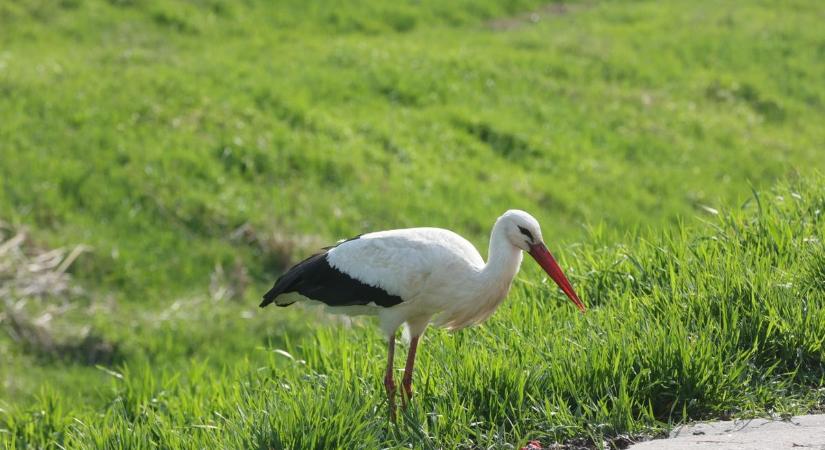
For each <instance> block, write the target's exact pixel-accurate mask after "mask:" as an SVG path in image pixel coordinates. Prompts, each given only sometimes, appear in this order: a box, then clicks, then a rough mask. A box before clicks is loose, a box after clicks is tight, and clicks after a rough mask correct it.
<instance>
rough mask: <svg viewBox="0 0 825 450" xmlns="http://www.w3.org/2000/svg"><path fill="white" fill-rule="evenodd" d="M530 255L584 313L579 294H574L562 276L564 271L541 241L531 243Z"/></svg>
mask: <svg viewBox="0 0 825 450" xmlns="http://www.w3.org/2000/svg"><path fill="white" fill-rule="evenodd" d="M530 256H532V257H533V259H535V260H536V262H537V263H539V265H540V266H541V268H542V269H544V271H545V272H547V275H550V278H552V279H553V281H555V282H556V284H558V285H559V287H560V288H561V290H562V291H564V293H565V294H567V296H568V297H570V300H572V301H573V303H575V304H576V307H578V308H579V311H581V312H582V313H584V311H585V307H584V303H582V301H581V300H579V296H578V295H576V291H574V290H573V286H571V285H570V282H569V281H567V277H565V276H564V272H562V271H561V267H559V265H558V263H556V260H555V259H554V258H553V255H551V254H550V250H547V246H545V245H544V243H543V242H539V243H538V244H533V245H531V246H530Z"/></svg>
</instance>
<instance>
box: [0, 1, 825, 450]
mask: <svg viewBox="0 0 825 450" xmlns="http://www.w3.org/2000/svg"><path fill="white" fill-rule="evenodd" d="M304 3H305V2H291V1H289V2H279V3H278V5H277V6H276V5H273V4H270V3H269V2H258V1H254V0H251V1H248V2H243V3H237V2H224V1H219V0H193V1H185V2H170V1H162V0H135V1H128V0H127V1H110V2H104V1H101V0H64V1H62V2H59V5H55V4H52V3H51V2H41V1H37V0H25V1H20V2H12V3H9V2H5V3H2V4H0V95H2V97H3V101H2V102H0V219H2V220H3V221H5V222H8V223H9V224H10V228H9V229H11V228H14V229H15V230H19V229H24V228H25V229H27V230H28V231H29V236H30V240H29V241H27V242H28V243H27V247H25V248H24V250H25V251H26V252H30V253H32V254H40V253H42V252H44V251H47V250H49V249H52V248H55V247H64V248H67V249H70V248H74V246H75V245H79V244H84V245H87V246H89V251H88V252H87V253H84V254H83V255H82V256H80V257H79V258H78V259H77V260H76V261H75V262H74V263H73V264H72V265H71V267H70V270H69V272H68V275H69V276H70V279H71V283H72V285H73V286H75V287H77V289H74V290H69V291H67V293H63V294H60V295H59V296H55V295H52V296H49V295H46V296H28V295H24V294H21V293H19V292H10V293H9V292H6V293H4V298H3V299H2V300H3V301H4V302H5V303H4V306H3V307H4V309H3V312H2V313H0V328H2V329H3V330H9V329H10V328H9V321H10V319H9V317H10V315H11V314H12V313H14V314H17V315H18V316H19V317H21V318H24V319H25V320H26V322H25V323H27V324H29V325H31V326H32V327H41V328H37V329H38V330H40V331H39V332H42V333H47V334H45V335H46V336H50V337H51V338H53V339H54V342H55V343H54V345H55V347H54V348H73V349H74V348H77V347H78V345H75V344H76V343H75V342H73V340H80V339H81V338H82V337H83V336H92V337H94V339H98V340H99V341H100V342H102V343H103V344H105V345H109V346H110V347H109V348H111V349H112V353H111V355H109V358H107V359H105V360H103V361H98V362H91V363H90V361H89V360H84V359H83V358H82V357H78V358H74V357H71V356H69V357H66V356H65V355H64V356H60V355H55V354H54V352H53V351H42V349H38V347H37V346H36V345H34V346H33V345H28V346H25V345H21V344H20V342H17V341H15V340H14V339H12V338H10V337H7V336H12V334H9V333H5V332H4V334H2V335H0V359H2V360H3V364H2V365H0V380H1V381H0V439H2V440H3V444H4V445H5V446H8V447H12V448H26V447H28V448H38V447H55V446H58V445H60V446H63V447H66V448H76V447H107V446H108V447H135V448H140V447H152V446H161V447H182V448H202V447H210V448H211V447H217V448H227V447H229V448H248V447H254V448H270V447H272V448H305V447H314V448H327V447H342V448H352V447H357V448H376V447H403V446H408V445H412V446H414V447H425V448H426V447H433V448H471V447H474V446H478V447H490V446H492V447H505V446H506V445H509V444H516V443H523V442H524V441H525V440H526V439H527V438H537V439H541V440H542V442H545V443H546V442H549V441H550V440H565V439H568V438H573V437H582V436H584V437H590V438H591V439H592V440H593V441H596V442H598V441H600V439H601V438H602V437H604V436H615V435H617V434H621V433H656V432H658V431H659V430H662V429H664V428H666V427H667V425H668V423H671V422H678V421H681V420H688V419H697V418H706V417H726V416H741V415H752V414H768V413H774V412H775V413H781V412H804V411H806V410H808V409H811V408H815V407H817V405H821V404H822V402H823V398H822V391H821V389H822V388H823V387H825V381H823V377H824V376H825V375H823V374H824V373H825V369H823V347H822V344H823V342H822V341H823V336H825V330H823V325H822V324H823V323H825V320H823V319H825V317H823V298H822V293H823V291H825V289H823V287H825V281H824V280H823V270H825V269H823V267H825V265H823V264H825V250H823V248H822V239H823V236H822V235H823V233H822V232H823V224H822V218H821V211H822V210H823V206H825V200H823V197H822V192H823V191H825V190H823V187H825V186H824V185H823V182H822V176H821V175H818V174H817V170H822V169H825V165H823V162H822V158H821V153H822V143H823V142H825V129H823V128H822V127H821V126H820V125H819V123H820V122H821V119H822V116H823V101H825V87H823V85H822V83H821V82H820V80H821V79H823V78H825V63H823V62H822V61H825V58H822V56H823V51H825V42H823V41H822V38H821V36H820V34H819V33H817V30H818V16H817V14H818V11H819V9H818V3H817V2H815V1H801V0H796V1H793V2H790V3H787V4H786V5H785V7H784V8H783V9H781V10H779V11H778V10H777V9H776V6H775V5H774V4H773V3H771V2H766V1H748V2H738V3H736V4H722V3H719V2H710V1H707V2H705V1H701V2H688V1H681V0H674V1H672V2H644V1H622V2H619V1H605V2H568V3H563V4H551V5H543V4H542V3H541V2H533V1H513V2H493V1H489V2H484V1H474V2H450V3H444V4H442V2H431V1H427V0H424V1H422V2H419V3H409V4H408V3H404V4H400V5H395V6H394V7H392V8H390V7H388V6H383V5H382V4H380V3H377V2H372V1H367V0H363V1H360V2H358V3H357V4H355V3H351V4H348V5H347V6H341V5H333V4H331V3H328V2H316V3H313V4H312V5H310V6H307V5H305V4H304ZM699 31H701V32H699ZM777 183H778V184H777ZM774 185H777V186H779V187H777V188H775V190H771V189H773V188H772V186H774ZM754 192H756V193H758V194H754ZM778 196H780V197H781V198H780V197H778ZM742 202H745V203H746V204H745V205H744V206H741V207H740V205H742ZM513 207H518V208H522V209H526V210H528V211H530V212H532V213H533V214H535V215H536V216H537V217H538V218H539V219H540V220H541V222H542V224H543V226H544V235H545V236H547V237H548V238H549V239H551V240H550V242H549V243H550V246H551V248H553V249H554V250H555V251H556V252H557V253H558V256H561V257H562V259H563V266H564V267H565V268H566V271H567V272H569V274H570V275H571V276H572V279H573V282H574V285H575V286H576V287H577V289H578V290H579V291H580V294H582V297H583V298H584V300H585V301H586V302H587V303H588V304H589V305H590V306H591V310H590V312H589V313H588V314H587V315H585V316H579V315H577V314H575V313H574V311H573V309H572V308H570V306H569V305H568V304H566V303H564V301H563V299H562V297H561V295H560V294H558V293H557V292H556V290H555V289H554V288H553V287H552V286H551V285H546V283H545V282H544V281H540V280H542V277H541V276H540V274H539V272H538V271H536V270H535V269H534V268H526V271H525V272H523V273H522V275H520V276H519V278H518V279H517V281H516V283H515V286H514V289H513V292H512V293H511V296H510V298H509V299H508V301H507V302H506V303H505V305H504V306H503V307H502V309H501V310H500V311H499V312H497V313H496V315H495V316H494V317H493V318H492V319H491V320H490V321H489V322H488V323H487V324H486V325H485V326H484V327H481V328H474V329H471V330H466V331H462V332H460V333H458V334H454V335H450V334H446V333H443V332H441V331H435V330H432V331H431V332H428V334H427V335H426V338H425V342H424V343H423V347H422V354H421V360H420V364H419V366H418V369H417V377H418V378H417V380H416V383H417V389H418V391H417V393H418V399H417V401H416V403H415V405H414V408H413V409H412V410H411V411H410V412H409V414H407V415H406V416H405V417H404V418H403V419H402V420H401V421H400V422H399V425H398V427H390V426H388V425H387V424H386V421H385V416H384V405H383V404H382V403H381V402H382V398H383V387H382V385H381V383H380V378H381V377H380V373H379V372H380V368H381V367H382V365H383V358H384V348H383V343H382V342H381V340H380V338H379V336H378V332H377V331H376V330H375V329H374V327H373V326H372V324H370V323H369V322H363V323H362V322H360V321H359V322H356V323H355V324H354V325H352V327H347V326H344V325H339V326H334V325H330V324H328V323H327V322H328V321H329V320H328V318H326V317H324V316H323V315H321V314H320V313H319V312H318V311H315V310H307V309H297V308H289V309H287V310H278V311H269V310H266V311H258V310H257V308H256V307H255V304H256V299H257V297H258V294H259V293H260V292H262V290H263V289H265V287H267V285H268V284H269V283H271V282H272V280H273V278H274V277H275V276H276V275H277V273H278V272H279V271H280V270H282V269H283V268H284V267H285V266H286V265H287V264H289V263H290V262H291V261H294V260H295V259H296V258H300V257H301V256H304V255H306V254H307V253H308V252H310V251H312V249H313V248H316V247H318V246H320V245H323V244H326V243H328V242H331V241H334V240H336V239H338V238H341V237H346V236H351V235H354V234H357V233H360V232H363V231H367V230H372V229H380V228H397V227H404V226H415V225H434V226H444V227H449V228H452V229H455V230H457V231H459V232H460V233H462V234H464V235H466V236H468V238H470V239H471V240H472V241H473V242H475V243H476V244H477V245H478V246H479V247H480V248H483V247H484V246H485V245H486V236H487V234H488V233H489V227H490V226H491V224H492V221H493V219H494V218H495V217H496V216H497V215H498V214H500V213H501V212H503V211H504V210H506V209H508V208H513ZM717 210H718V211H721V213H719V214H718V215H717V214H715V213H714V211H717ZM705 221H707V223H705ZM0 228H2V227H0ZM8 237H10V236H5V238H8ZM0 263H2V261H0ZM0 273H2V271H0ZM0 282H3V283H6V281H4V280H0ZM10 285H11V284H4V286H3V287H5V286H10ZM0 292H3V289H0ZM95 342H98V341H95ZM67 346H68V347H67ZM81 347H82V346H81ZM276 349H281V350H283V351H284V352H286V353H281V352H276V351H275V350H276ZM68 353H69V354H70V355H72V354H74V353H76V352H74V351H73V352H68ZM286 354H288V355H290V356H286ZM817 389H819V390H817Z"/></svg>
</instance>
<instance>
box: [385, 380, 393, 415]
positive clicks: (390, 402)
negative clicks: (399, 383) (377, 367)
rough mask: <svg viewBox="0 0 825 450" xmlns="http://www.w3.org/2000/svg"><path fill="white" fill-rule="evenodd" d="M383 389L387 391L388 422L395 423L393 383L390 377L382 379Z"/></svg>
mask: <svg viewBox="0 0 825 450" xmlns="http://www.w3.org/2000/svg"><path fill="white" fill-rule="evenodd" d="M384 387H385V388H386V389H387V405H389V408H390V420H392V421H393V422H395V383H394V382H393V381H392V377H386V378H384Z"/></svg>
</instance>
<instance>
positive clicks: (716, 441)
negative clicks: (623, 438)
mask: <svg viewBox="0 0 825 450" xmlns="http://www.w3.org/2000/svg"><path fill="white" fill-rule="evenodd" d="M785 449H792V450H810V449H815V450H825V414H819V415H812V416H799V417H794V418H792V419H791V420H790V421H782V420H766V419H752V420H734V421H727V422H710V423H698V424H694V425H689V426H685V427H680V428H677V429H675V430H673V432H671V433H670V439H658V440H655V441H648V442H642V443H640V444H635V445H631V446H630V447H628V450H785Z"/></svg>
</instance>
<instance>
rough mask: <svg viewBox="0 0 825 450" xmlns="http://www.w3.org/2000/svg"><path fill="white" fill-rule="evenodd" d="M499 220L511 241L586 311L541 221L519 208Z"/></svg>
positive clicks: (580, 308)
mask: <svg viewBox="0 0 825 450" xmlns="http://www.w3.org/2000/svg"><path fill="white" fill-rule="evenodd" d="M499 221H501V222H502V224H503V225H504V226H505V233H506V235H507V239H508V240H509V241H510V243H511V244H513V245H514V246H515V247H517V248H520V249H522V250H524V251H525V252H527V253H529V254H530V256H532V257H533V259H535V260H536V262H537V263H539V265H540V266H541V268H542V269H544V271H545V272H547V275H550V278H552V279H553V281H555V282H556V284H557V285H559V287H560V288H561V290H562V291H564V293H565V294H567V296H568V297H569V298H570V300H572V301H573V303H575V304H576V306H577V307H578V308H579V310H580V311H581V312H584V310H585V308H584V303H582V301H581V300H579V296H578V295H576V292H575V291H574V290H573V286H571V285H570V282H569V281H567V277H565V276H564V272H562V270H561V267H559V265H558V263H556V260H555V259H554V258H553V255H551V254H550V250H548V249H547V246H546V245H544V239H543V238H542V236H541V227H540V226H539V221H538V220H536V218H535V217H533V216H531V215H530V214H528V213H526V212H524V211H521V210H518V209H511V210H509V211H507V212H506V213H504V214H503V215H502V216H501V217H500V218H499Z"/></svg>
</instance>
